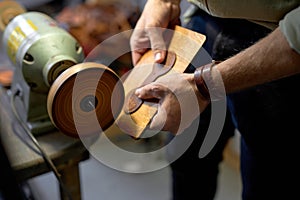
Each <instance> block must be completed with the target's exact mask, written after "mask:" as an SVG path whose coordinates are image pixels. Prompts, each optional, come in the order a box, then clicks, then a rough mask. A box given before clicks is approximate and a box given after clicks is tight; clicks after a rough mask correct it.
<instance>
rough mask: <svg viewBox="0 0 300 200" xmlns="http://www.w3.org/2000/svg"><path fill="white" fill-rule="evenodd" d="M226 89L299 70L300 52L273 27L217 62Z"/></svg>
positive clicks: (266, 80)
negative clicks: (225, 58) (244, 48)
mask: <svg viewBox="0 0 300 200" xmlns="http://www.w3.org/2000/svg"><path fill="white" fill-rule="evenodd" d="M215 70H218V71H219V72H220V73H221V76H222V79H223V82H224V86H225V90H226V93H232V92H236V91H239V90H243V89H246V88H249V87H252V86H255V85H259V84H262V83H266V82H270V81H272V80H276V79H280V78H283V77H286V76H289V75H293V74H297V73H300V54H298V53H297V52H296V51H294V50H293V49H292V48H291V47H290V46H289V44H288V42H287V40H286V38H285V37H284V35H283V34H282V32H281V31H280V30H279V28H277V29H276V30H275V31H273V32H272V33H271V34H270V35H268V36H267V37H265V38H264V39H262V40H261V41H259V42H257V43H256V44H254V45H253V46H251V47H249V48H248V49H246V50H244V51H242V52H241V53H239V54H237V55H235V56H233V57H231V58H229V59H228V60H226V61H224V62H222V63H220V64H218V65H217V66H216V67H215V69H214V70H213V71H212V75H213V76H214V71H215Z"/></svg>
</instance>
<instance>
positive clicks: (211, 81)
mask: <svg viewBox="0 0 300 200" xmlns="http://www.w3.org/2000/svg"><path fill="white" fill-rule="evenodd" d="M219 63H220V62H218V61H213V62H212V63H209V64H207V65H203V66H201V67H199V68H197V69H196V70H195V72H194V82H195V84H196V86H197V89H198V91H199V93H200V94H201V96H202V97H203V98H204V99H205V100H207V101H217V100H221V99H224V98H225V97H226V94H225V88H224V84H223V80H222V77H221V75H220V73H219V71H218V70H217V69H216V67H215V66H216V65H217V64H219Z"/></svg>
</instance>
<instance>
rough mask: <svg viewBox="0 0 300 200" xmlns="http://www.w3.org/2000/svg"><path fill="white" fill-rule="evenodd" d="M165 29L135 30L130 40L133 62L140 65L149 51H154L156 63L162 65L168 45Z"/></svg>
mask: <svg viewBox="0 0 300 200" xmlns="http://www.w3.org/2000/svg"><path fill="white" fill-rule="evenodd" d="M163 32H164V29H162V28H158V27H151V28H144V29H135V30H134V32H133V34H132V37H131V38H130V46H131V50H132V62H133V64H134V65H136V64H137V63H138V61H139V60H140V59H141V57H142V56H143V54H144V53H146V51H147V50H149V49H152V50H153V53H154V62H156V63H162V62H163V61H164V60H165V58H166V54H167V53H166V44H165V41H164V37H163Z"/></svg>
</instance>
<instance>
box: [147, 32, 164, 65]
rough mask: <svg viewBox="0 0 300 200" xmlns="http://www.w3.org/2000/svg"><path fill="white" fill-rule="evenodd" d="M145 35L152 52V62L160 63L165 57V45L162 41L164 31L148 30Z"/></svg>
mask: <svg viewBox="0 0 300 200" xmlns="http://www.w3.org/2000/svg"><path fill="white" fill-rule="evenodd" d="M146 31H147V35H148V36H149V39H150V44H151V49H152V50H153V52H154V61H155V62H156V63H162V62H163V61H164V60H165V57H166V54H167V53H166V48H167V47H166V43H165V40H164V36H163V34H164V29H162V28H155V27H153V28H148V29H146Z"/></svg>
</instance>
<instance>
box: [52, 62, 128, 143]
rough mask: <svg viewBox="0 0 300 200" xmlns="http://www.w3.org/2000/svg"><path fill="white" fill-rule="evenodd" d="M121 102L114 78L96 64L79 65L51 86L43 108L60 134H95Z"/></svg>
mask: <svg viewBox="0 0 300 200" xmlns="http://www.w3.org/2000/svg"><path fill="white" fill-rule="evenodd" d="M123 102H124V88H123V84H122V83H121V81H120V79H119V77H118V75H117V74H116V73H115V72H113V71H112V70H111V69H110V68H108V67H106V66H104V65H102V64H98V63H92V62H90V63H88V62H87V63H81V64H77V65H74V66H72V67H70V68H68V69H67V70H65V71H64V72H63V73H62V74H61V75H60V76H58V78H57V79H56V80H55V81H54V83H53V84H52V86H51V88H50V91H49V94H48V100H47V109H48V113H49V116H50V119H51V121H52V123H53V124H54V125H55V126H56V127H57V128H58V129H59V130H60V131H61V132H62V133H64V134H66V135H69V136H72V137H85V136H90V135H93V134H99V133H101V132H102V131H104V130H105V129H107V128H108V127H109V126H110V125H111V124H113V123H114V121H115V118H117V116H118V115H119V113H120V111H121V109H122V107H123Z"/></svg>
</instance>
